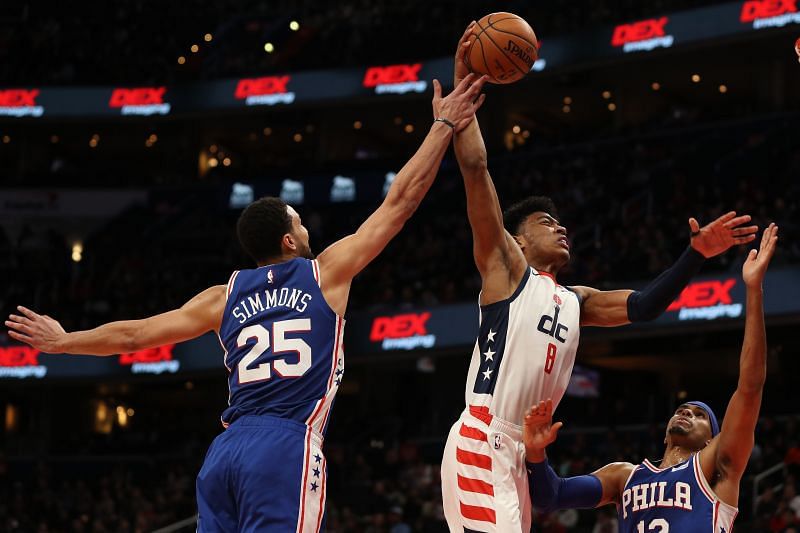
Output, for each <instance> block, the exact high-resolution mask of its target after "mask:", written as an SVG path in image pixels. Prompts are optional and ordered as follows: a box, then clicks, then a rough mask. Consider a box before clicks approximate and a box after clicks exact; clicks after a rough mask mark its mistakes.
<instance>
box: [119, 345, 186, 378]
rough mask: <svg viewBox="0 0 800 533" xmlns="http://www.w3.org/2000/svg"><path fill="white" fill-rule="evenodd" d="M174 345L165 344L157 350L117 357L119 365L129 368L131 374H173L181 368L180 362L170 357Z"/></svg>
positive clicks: (151, 349)
mask: <svg viewBox="0 0 800 533" xmlns="http://www.w3.org/2000/svg"><path fill="white" fill-rule="evenodd" d="M174 348H175V345H174V344H166V345H164V346H159V347H157V348H150V349H147V350H139V351H138V352H131V353H123V354H120V355H119V364H120V365H122V366H130V367H131V373H133V374H163V373H164V372H168V373H170V374H175V373H176V372H178V370H180V368H181V362H180V361H178V360H177V359H175V358H174V357H173V355H172V351H173V350H174Z"/></svg>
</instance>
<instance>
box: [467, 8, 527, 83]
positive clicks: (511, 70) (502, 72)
mask: <svg viewBox="0 0 800 533" xmlns="http://www.w3.org/2000/svg"><path fill="white" fill-rule="evenodd" d="M472 35H473V36H474V40H472V43H471V44H470V47H469V50H467V54H466V58H465V61H466V63H467V68H469V70H470V71H471V72H474V73H476V74H485V75H487V76H489V78H490V79H489V81H490V82H491V83H500V84H506V83H514V82H515V81H518V80H520V79H522V78H523V77H524V76H525V75H526V74H527V73H528V72H530V70H531V67H532V66H533V63H534V62H535V61H536V58H537V57H538V55H539V43H538V41H537V40H536V34H535V33H533V29H532V28H531V27H530V25H529V24H528V23H527V22H525V20H523V19H522V18H520V17H518V16H517V15H514V14H513V13H490V14H489V15H486V16H485V17H483V18H482V19H480V20H479V21H478V22H477V24H475V27H474V28H473V34H472Z"/></svg>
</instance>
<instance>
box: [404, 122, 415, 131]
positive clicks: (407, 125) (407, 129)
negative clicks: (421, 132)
mask: <svg viewBox="0 0 800 533" xmlns="http://www.w3.org/2000/svg"><path fill="white" fill-rule="evenodd" d="M403 130H404V131H405V132H406V133H413V132H414V125H413V124H406V126H405V127H404V128H403Z"/></svg>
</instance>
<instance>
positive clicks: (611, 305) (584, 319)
mask: <svg viewBox="0 0 800 533" xmlns="http://www.w3.org/2000/svg"><path fill="white" fill-rule="evenodd" d="M572 288H573V289H574V290H575V292H576V294H578V296H579V297H580V299H581V326H622V325H624V324H628V323H630V320H629V319H628V296H630V294H631V292H632V291H629V290H617V291H601V290H598V289H594V288H592V287H580V286H576V287H572Z"/></svg>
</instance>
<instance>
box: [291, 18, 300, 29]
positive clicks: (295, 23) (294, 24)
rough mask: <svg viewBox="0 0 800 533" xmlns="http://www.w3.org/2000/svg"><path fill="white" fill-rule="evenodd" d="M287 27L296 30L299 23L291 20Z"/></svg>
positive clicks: (298, 27)
mask: <svg viewBox="0 0 800 533" xmlns="http://www.w3.org/2000/svg"><path fill="white" fill-rule="evenodd" d="M289 29H290V30H292V31H297V30H299V29H300V23H299V22H297V21H296V20H293V21H291V22H290V23H289Z"/></svg>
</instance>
